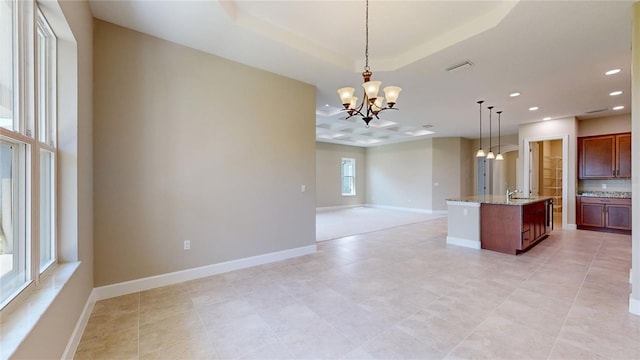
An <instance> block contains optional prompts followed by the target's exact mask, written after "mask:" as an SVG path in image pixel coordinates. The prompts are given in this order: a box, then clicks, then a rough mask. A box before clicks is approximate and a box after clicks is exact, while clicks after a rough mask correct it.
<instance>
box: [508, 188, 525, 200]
mask: <svg viewBox="0 0 640 360" xmlns="http://www.w3.org/2000/svg"><path fill="white" fill-rule="evenodd" d="M515 193H521V194H522V190H518V189H515V190H512V191H511V190H509V188H507V201H509V200H511V195H513V194H515Z"/></svg>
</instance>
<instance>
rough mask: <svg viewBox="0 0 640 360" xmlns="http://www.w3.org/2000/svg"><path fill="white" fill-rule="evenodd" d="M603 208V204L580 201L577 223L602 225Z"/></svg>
mask: <svg viewBox="0 0 640 360" xmlns="http://www.w3.org/2000/svg"><path fill="white" fill-rule="evenodd" d="M604 210H605V209H604V205H603V204H595V203H589V202H581V203H580V218H579V219H578V221H579V223H578V225H582V226H595V227H604V224H605V223H604Z"/></svg>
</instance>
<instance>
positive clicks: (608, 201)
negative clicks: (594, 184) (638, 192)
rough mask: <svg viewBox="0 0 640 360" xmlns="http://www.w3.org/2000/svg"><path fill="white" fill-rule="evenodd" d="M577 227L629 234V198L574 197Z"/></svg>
mask: <svg viewBox="0 0 640 360" xmlns="http://www.w3.org/2000/svg"><path fill="white" fill-rule="evenodd" d="M576 215H577V223H578V224H577V225H578V229H583V230H596V231H607V232H618V233H624V234H631V199H618V198H600V197H590V196H577V197H576Z"/></svg>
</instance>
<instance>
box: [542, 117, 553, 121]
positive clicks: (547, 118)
mask: <svg viewBox="0 0 640 360" xmlns="http://www.w3.org/2000/svg"><path fill="white" fill-rule="evenodd" d="M542 120H544V121H547V120H551V118H550V117H548V116H547V117H546V118H543V119H542Z"/></svg>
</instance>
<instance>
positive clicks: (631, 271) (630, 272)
mask: <svg viewBox="0 0 640 360" xmlns="http://www.w3.org/2000/svg"><path fill="white" fill-rule="evenodd" d="M629 284H633V268H631V269H629Z"/></svg>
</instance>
